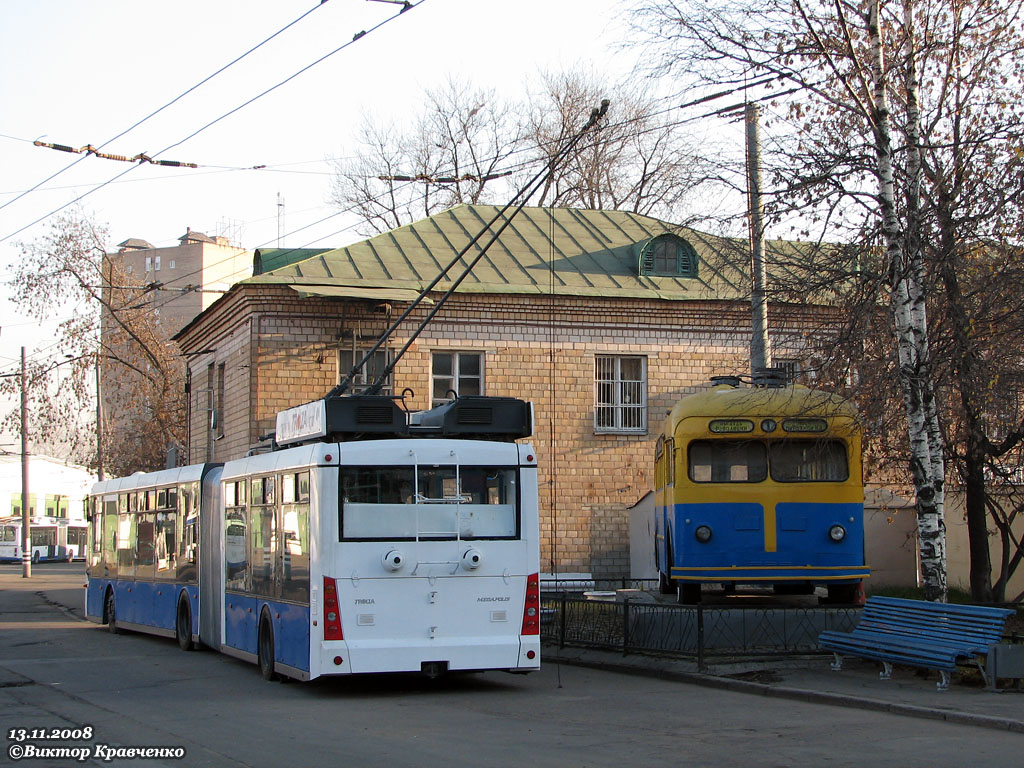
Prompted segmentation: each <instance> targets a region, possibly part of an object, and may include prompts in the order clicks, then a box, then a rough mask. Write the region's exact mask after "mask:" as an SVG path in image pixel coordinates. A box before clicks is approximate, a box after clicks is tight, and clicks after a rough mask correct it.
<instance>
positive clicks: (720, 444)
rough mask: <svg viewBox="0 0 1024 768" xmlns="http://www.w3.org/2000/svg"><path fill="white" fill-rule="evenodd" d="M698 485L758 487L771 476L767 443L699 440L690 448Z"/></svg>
mask: <svg viewBox="0 0 1024 768" xmlns="http://www.w3.org/2000/svg"><path fill="white" fill-rule="evenodd" d="M688 454H689V465H690V479H691V480H692V481H693V482H695V483H759V482H761V481H762V480H764V479H765V478H766V477H767V476H768V456H767V452H766V451H765V446H764V443H759V442H755V441H752V440H697V441H694V442H692V443H690V447H689V451H688Z"/></svg>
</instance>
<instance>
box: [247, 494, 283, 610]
mask: <svg viewBox="0 0 1024 768" xmlns="http://www.w3.org/2000/svg"><path fill="white" fill-rule="evenodd" d="M274 480H275V478H274V477H261V478H255V479H254V480H253V481H252V496H251V497H250V501H251V503H250V504H249V552H248V559H249V570H250V574H251V577H250V578H251V581H250V587H251V590H252V592H254V593H255V594H258V595H267V596H274V595H275V593H276V589H275V587H276V584H275V579H274V561H275V560H276V559H277V547H278V543H277V520H276V518H277V509H276V507H275V505H274V497H275V494H274V490H275V488H274Z"/></svg>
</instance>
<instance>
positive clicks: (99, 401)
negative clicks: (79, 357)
mask: <svg viewBox="0 0 1024 768" xmlns="http://www.w3.org/2000/svg"><path fill="white" fill-rule="evenodd" d="M96 477H97V479H99V480H104V479H105V478H104V476H103V390H102V389H100V356H99V354H97V355H96Z"/></svg>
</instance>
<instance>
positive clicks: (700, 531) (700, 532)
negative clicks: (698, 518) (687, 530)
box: [693, 525, 711, 544]
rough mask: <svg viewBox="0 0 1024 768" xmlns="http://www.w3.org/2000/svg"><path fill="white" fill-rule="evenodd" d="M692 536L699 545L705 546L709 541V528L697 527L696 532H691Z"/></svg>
mask: <svg viewBox="0 0 1024 768" xmlns="http://www.w3.org/2000/svg"><path fill="white" fill-rule="evenodd" d="M693 535H694V536H696V537H697V541H699V542H700V543H701V544H706V543H707V542H709V541H711V528H709V527H708V526H706V525H698V526H697V530H696V531H694V532H693Z"/></svg>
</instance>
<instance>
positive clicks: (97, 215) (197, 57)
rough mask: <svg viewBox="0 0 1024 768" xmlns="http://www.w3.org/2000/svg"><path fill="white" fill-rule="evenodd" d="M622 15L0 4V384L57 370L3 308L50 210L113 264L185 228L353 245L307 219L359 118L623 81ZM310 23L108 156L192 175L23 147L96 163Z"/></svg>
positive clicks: (60, 1) (454, 1) (38, 333)
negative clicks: (560, 74) (24, 355)
mask: <svg viewBox="0 0 1024 768" xmlns="http://www.w3.org/2000/svg"><path fill="white" fill-rule="evenodd" d="M621 7H622V3H621V1H617V0H554V1H552V0H516V2H512V3H499V2H496V1H495V0H423V1H422V2H419V3H417V0H413V7H412V8H410V9H409V10H407V11H406V12H405V13H401V14H399V13H398V12H399V10H400V8H401V6H400V5H395V4H393V3H389V2H380V1H378V0H327V1H326V2H324V3H318V2H317V0H217V1H216V2H210V0H176V2H173V3H166V2H160V3H157V2H139V0H102V1H101V2H90V1H87V0H4V1H3V3H0V104H2V105H3V107H2V109H0V298H2V299H3V301H0V372H3V373H6V372H10V371H13V370H16V369H17V367H18V364H19V356H20V347H21V346H23V345H24V346H26V347H27V350H28V354H29V356H30V357H33V356H35V357H36V358H37V359H38V358H40V357H45V356H46V355H48V354H53V351H52V350H53V349H54V340H53V333H52V326H51V325H44V326H42V327H40V325H39V324H38V322H36V321H34V320H32V319H30V318H27V317H25V316H24V315H22V314H21V313H20V312H18V310H17V308H16V307H14V306H12V305H11V304H10V303H9V302H8V301H7V296H8V295H9V281H10V278H11V274H12V272H11V270H12V264H14V263H15V262H16V260H17V258H18V255H19V252H20V246H19V243H27V242H32V241H33V240H36V239H38V238H39V237H41V236H42V235H43V234H45V232H46V231H47V230H48V227H49V223H50V221H51V220H52V215H53V214H54V213H56V212H57V211H58V210H59V209H60V208H62V207H63V206H71V207H70V208H67V209H66V210H69V211H70V210H73V209H74V208H76V207H78V208H80V209H81V210H82V211H83V212H84V213H85V214H87V215H89V216H91V217H92V218H93V219H94V220H95V221H96V222H98V223H100V224H103V225H106V226H107V228H108V230H109V242H108V249H109V250H116V244H117V243H120V242H122V241H124V240H126V239H128V238H130V237H135V238H142V239H144V240H147V241H149V242H150V243H152V244H153V245H154V246H157V247H165V246H171V245H176V244H177V240H178V238H179V237H181V235H183V234H184V233H185V231H186V229H187V228H191V229H193V230H197V231H200V232H204V233H206V234H209V235H214V234H223V235H226V236H228V237H229V238H230V239H231V240H232V241H233V242H234V243H236V244H238V245H240V246H242V247H244V248H247V249H250V250H252V249H255V248H258V247H267V246H275V245H277V244H278V242H279V240H278V234H279V225H280V230H281V231H282V232H283V237H282V238H281V240H280V244H281V245H284V246H286V247H293V248H298V247H305V246H322V247H339V246H343V245H347V244H349V243H351V242H353V241H355V240H358V239H360V238H359V236H358V235H357V234H356V232H355V230H354V228H353V226H354V224H355V220H354V219H353V218H350V217H348V218H347V217H346V216H345V215H336V216H333V217H331V218H328V219H327V220H326V221H323V222H322V223H320V224H314V222H318V221H320V220H322V219H325V218H326V217H329V216H331V214H336V213H337V211H338V209H337V208H336V207H335V206H333V205H332V204H331V203H330V202H329V197H330V187H331V178H332V175H333V174H332V164H331V162H330V158H333V157H346V156H348V155H349V154H351V153H352V151H353V149H354V144H353V139H354V136H355V134H356V131H357V129H358V126H359V123H360V122H361V120H362V119H363V115H364V114H369V115H372V116H373V117H374V118H375V119H377V120H381V121H390V120H404V119H407V118H409V117H411V116H412V115H414V114H415V113H416V111H417V110H418V108H419V106H420V104H421V103H422V97H423V92H424V90H425V89H428V88H433V87H437V86H440V85H442V84H443V83H444V82H445V81H446V80H447V79H448V78H449V77H451V76H455V77H463V78H466V79H468V80H470V81H471V82H472V83H473V84H474V85H477V86H481V87H486V88H494V89H496V91H497V92H498V94H499V95H504V96H507V97H511V98H517V99H518V98H521V97H522V96H523V95H524V94H525V82H526V81H527V79H529V78H531V77H535V76H536V74H537V73H538V72H539V71H541V70H544V69H547V70H553V71H558V70H564V69H570V68H573V67H580V66H582V67H585V68H592V69H593V71H594V72H595V73H597V74H601V75H608V76H609V77H610V79H615V78H616V77H620V76H622V75H623V74H624V73H627V72H629V71H630V69H631V67H632V64H633V61H632V59H630V58H629V54H627V53H624V52H622V51H621V50H620V49H618V47H617V45H618V43H619V42H620V41H621V39H622V37H623V32H622V24H621V19H620V18H619V14H621ZM303 14H307V15H306V16H305V18H303V19H302V20H301V21H298V22H297V23H295V24H294V26H291V27H290V28H288V29H287V30H286V31H284V32H282V33H281V34H280V35H279V36H277V37H275V38H274V39H273V40H271V41H270V42H268V43H266V44H265V45H264V46H262V47H260V48H259V49H258V50H257V51H255V52H254V53H252V54H250V55H249V56H247V57H246V58H244V59H242V60H241V61H240V62H238V63H236V64H234V65H232V66H230V67H229V68H227V69H226V70H225V71H224V72H222V73H220V74H218V75H216V76H215V77H213V78H212V79H210V80H209V81H208V82H206V83H205V84H204V85H202V86H200V87H199V88H197V89H196V90H194V91H192V92H190V93H188V94H187V95H186V96H184V97H183V98H181V99H180V100H178V101H176V102H175V103H174V104H172V105H171V106H169V107H167V108H166V109H164V110H162V111H160V112H159V113H158V114H156V115H155V116H154V117H152V118H150V119H149V120H147V121H146V122H144V123H143V124H141V125H139V126H138V127H137V128H134V129H133V130H131V131H130V132H128V133H126V134H125V135H123V136H121V137H120V138H117V139H116V140H115V141H112V142H110V143H109V144H107V145H106V146H105V147H104V148H103V151H105V152H109V153H112V154H117V155H125V156H129V157H132V156H135V155H138V154H140V153H144V154H147V155H149V156H157V157H159V158H161V159H167V160H177V161H181V162H187V163H196V164H198V165H199V166H200V167H199V168H196V169H188V168H169V167H157V166H153V165H139V164H129V163H124V162H115V161H110V160H104V159H100V158H97V157H89V156H85V155H82V154H70V153H66V152H59V151H54V150H52V149H46V148H41V147H37V146H34V145H33V143H32V142H33V141H34V140H37V139H38V140H40V141H45V142H52V143H56V144H62V145H66V146H70V147H74V148H80V147H84V146H86V145H89V144H91V145H93V146H95V147H99V146H101V145H102V144H104V143H106V142H108V141H110V140H111V139H113V138H114V137H116V136H118V134H120V133H121V132H123V131H125V130H126V129H128V128H130V127H131V126H133V125H134V124H135V123H137V122H138V121H139V120H141V119H142V118H144V117H146V116H147V115H149V114H150V113H152V112H154V111H156V110H157V109H159V108H160V107H162V106H164V105H165V104H167V103H168V102H170V101H171V100H172V99H174V98H175V97H177V96H179V95H180V94H182V93H183V92H185V91H187V90H188V89H190V88H191V87H192V86H194V85H196V84H197V83H199V82H200V81H202V80H203V79H205V78H207V77H209V76H210V75H213V74H214V73H215V72H217V70H219V69H220V68H222V67H224V65H226V64H228V63H229V62H231V61H232V60H234V59H235V58H237V57H238V56H240V55H241V54H243V53H245V52H246V51H248V50H249V49H250V48H252V47H253V46H255V45H256V44H257V43H259V42H261V41H263V40H264V39H266V38H268V37H270V36H271V35H273V34H274V33H275V32H278V31H279V30H281V29H282V28H284V27H286V26H287V25H289V24H291V23H292V22H294V21H295V20H296V19H299V17H301V16H303ZM389 19H390V21H389ZM382 22H383V23H382ZM378 25H379V26H378ZM362 31H366V34H365V35H363V36H362V37H359V38H358V39H356V40H354V41H353V38H354V37H356V35H357V34H358V33H360V32H362ZM346 43H348V45H345V44H346ZM342 46H344V47H342ZM338 48H341V50H337V52H334V51H336V49H338ZM332 52H333V53H332ZM321 57H326V58H324V59H323V60H322V61H320V62H319V63H316V64H314V62H316V61H317V60H318V59H321ZM310 65H313V66H310ZM307 66H309V67H310V68H309V69H308V70H306V71H305V72H303V73H301V74H296V73H299V72H300V70H303V69H304V68H305V67H307ZM293 75H296V76H295V77H294V78H293V79H291V80H290V81H288V82H286V83H284V84H283V85H281V86H280V87H277V88H276V89H274V90H273V91H271V92H270V93H268V94H266V95H264V96H259V94H261V93H262V92H263V91H266V90H267V89H270V88H272V87H273V86H276V85H278V84H279V83H281V82H282V81H285V80H286V79H287V78H289V77H292V76H293ZM257 96H259V98H256V99H255V101H253V102H252V103H250V104H248V105H247V106H242V105H243V104H245V103H246V102H248V101H250V100H251V99H253V98H254V97H257ZM234 110H237V111H234ZM229 113H231V114H229ZM221 117H223V119H219V120H218V118H221ZM215 120H216V121H217V122H215V123H214V124H213V125H211V126H209V127H206V128H205V129H204V127H205V126H207V125H208V124H209V123H211V122H213V121H215ZM200 129H204V130H201V132H200V133H198V134H197V135H195V136H193V137H192V138H188V137H189V136H191V135H192V134H193V133H195V132H196V131H200ZM158 153H159V154H158ZM79 160H80V162H77V163H75V161H79ZM72 163H75V164H74V166H73V167H71V168H68V166H70V165H71V164H72ZM254 166H265V168H262V169H259V170H254V169H253V167H254ZM58 172H60V175H58V176H56V177H55V178H53V179H50V180H49V181H45V180H46V179H48V178H49V177H50V176H52V175H53V174H57V173H58ZM41 182H44V183H42V184H41V185H40V183H41ZM36 185H40V186H39V188H38V189H35V190H34V191H31V192H27V191H28V190H31V189H32V188H33V187H35V186H36ZM26 192H27V194H26ZM279 201H283V207H282V206H279ZM37 220H41V221H39V222H38V223H35V222H37ZM309 225H313V226H309ZM299 230H301V231H299Z"/></svg>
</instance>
